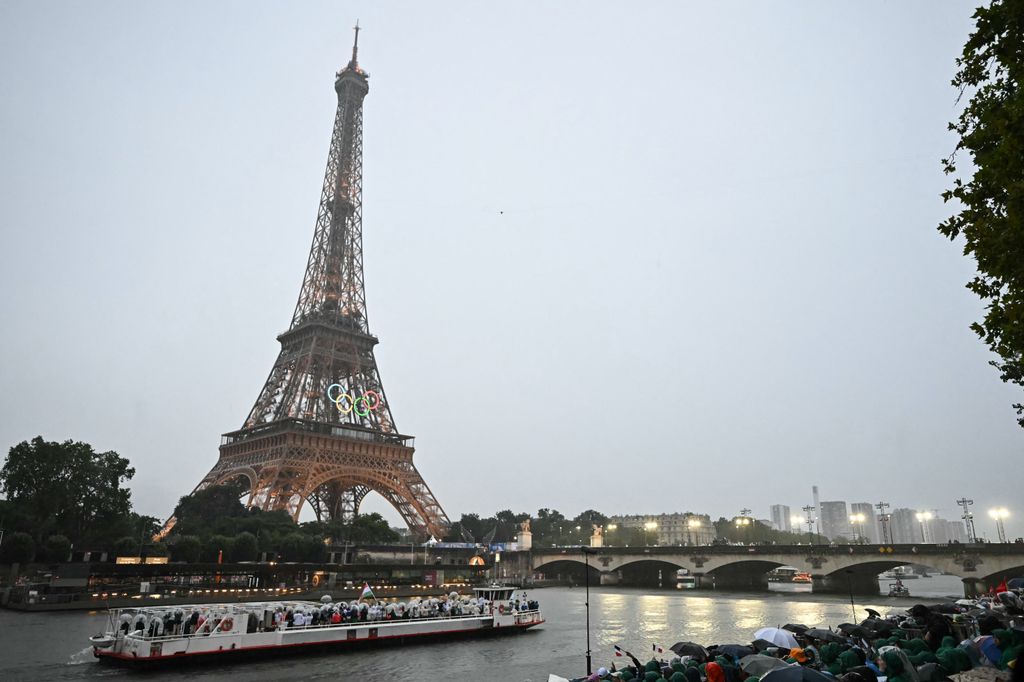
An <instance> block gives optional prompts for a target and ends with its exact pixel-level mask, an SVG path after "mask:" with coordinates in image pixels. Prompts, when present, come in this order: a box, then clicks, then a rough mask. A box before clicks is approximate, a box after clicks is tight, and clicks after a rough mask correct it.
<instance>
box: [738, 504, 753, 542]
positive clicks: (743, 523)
mask: <svg viewBox="0 0 1024 682" xmlns="http://www.w3.org/2000/svg"><path fill="white" fill-rule="evenodd" d="M743 511H745V512H747V513H749V512H750V510H749V509H744V510H743ZM735 523H736V530H737V531H739V532H740V533H742V537H741V538H740V539H741V540H742V539H749V535H750V534H749V533H747V532H746V529H747V528H749V527H750V519H749V518H748V517H746V516H737V517H736V520H735Z"/></svg>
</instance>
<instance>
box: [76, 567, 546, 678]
mask: <svg viewBox="0 0 1024 682" xmlns="http://www.w3.org/2000/svg"><path fill="white" fill-rule="evenodd" d="M474 592H475V593H476V595H475V597H463V596H461V595H458V594H457V593H455V592H452V593H451V594H450V595H448V596H446V597H440V598H432V599H420V598H414V599H411V600H409V602H398V603H388V604H384V603H382V602H380V603H374V604H369V603H367V602H339V603H334V602H331V601H330V597H324V598H323V600H322V601H321V602H320V603H317V602H309V601H274V602H248V603H238V604H201V605H189V606H185V605H179V606H159V607H145V608H129V609H111V611H110V614H111V628H110V629H109V630H108V631H107V632H104V633H103V634H101V635H96V636H94V637H92V638H90V642H91V644H92V647H93V654H94V655H95V656H96V657H97V658H99V659H101V660H109V661H115V662H127V663H152V664H162V663H170V662H172V661H185V660H196V659H202V660H209V659H212V658H214V657H222V658H225V659H228V658H240V657H244V655H246V654H251V655H254V654H262V655H267V654H276V653H286V652H287V653H294V652H299V651H310V650H316V649H326V648H335V649H337V650H344V649H347V648H351V647H359V646H373V645H377V644H384V643H393V644H394V643H402V642H405V641H412V640H418V639H427V638H433V639H451V638H456V637H473V636H482V635H490V634H504V633H512V632H520V631H523V630H526V629H528V628H532V627H535V626H537V625H540V624H541V623H543V622H544V617H543V616H542V615H541V612H540V608H539V605H538V604H537V602H535V601H531V600H529V599H527V596H526V593H524V592H522V591H520V590H517V589H516V588H513V587H507V586H501V585H494V586H491V587H478V588H474ZM307 619H308V621H309V622H307Z"/></svg>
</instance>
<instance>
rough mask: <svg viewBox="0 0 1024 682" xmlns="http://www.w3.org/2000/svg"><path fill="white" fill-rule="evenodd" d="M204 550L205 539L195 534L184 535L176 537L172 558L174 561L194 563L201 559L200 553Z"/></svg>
mask: <svg viewBox="0 0 1024 682" xmlns="http://www.w3.org/2000/svg"><path fill="white" fill-rule="evenodd" d="M202 551H203V541H202V540H200V539H199V537H198V536H195V535H182V536H180V537H178V538H175V542H174V545H173V546H172V547H171V558H172V559H173V560H174V561H185V562H188V563H190V564H194V563H195V562H197V561H199V555H200V553H201V552H202Z"/></svg>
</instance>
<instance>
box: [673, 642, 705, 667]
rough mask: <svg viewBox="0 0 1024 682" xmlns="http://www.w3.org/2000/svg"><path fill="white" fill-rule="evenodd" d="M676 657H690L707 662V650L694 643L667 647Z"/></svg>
mask: <svg viewBox="0 0 1024 682" xmlns="http://www.w3.org/2000/svg"><path fill="white" fill-rule="evenodd" d="M669 651H671V652H673V653H674V654H675V655H676V656H680V657H682V656H691V657H693V658H695V659H697V660H698V661H700V662H702V663H703V662H704V661H706V660H708V650H707V649H705V648H704V647H702V646H701V645H700V644H697V643H696V642H676V643H675V644H673V645H672V646H670V647H669Z"/></svg>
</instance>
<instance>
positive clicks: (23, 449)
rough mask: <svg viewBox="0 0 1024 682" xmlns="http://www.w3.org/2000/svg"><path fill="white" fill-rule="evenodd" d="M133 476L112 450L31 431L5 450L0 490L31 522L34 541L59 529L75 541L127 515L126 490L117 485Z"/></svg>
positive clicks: (128, 495) (96, 533)
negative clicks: (32, 434) (30, 436)
mask: <svg viewBox="0 0 1024 682" xmlns="http://www.w3.org/2000/svg"><path fill="white" fill-rule="evenodd" d="M134 475H135V469H133V468H131V467H130V466H129V465H128V460H127V459H125V458H124V457H121V456H120V455H118V454H117V453H116V452H96V451H94V450H93V448H92V446H91V445H89V444H88V443H79V442H74V441H70V440H67V441H64V442H63V443H57V442H48V441H44V440H43V438H42V436H36V437H35V438H33V439H32V442H31V443H30V442H28V441H24V442H21V443H19V444H17V445H15V446H14V447H12V448H11V449H10V451H9V452H8V454H7V461H6V462H5V463H4V466H3V469H0V489H2V490H3V491H4V492H5V493H6V494H7V498H8V500H9V501H10V502H12V503H13V504H15V505H17V506H18V507H19V508H20V509H21V510H22V512H23V513H24V514H25V515H27V516H29V517H30V518H32V519H33V520H34V521H35V526H34V533H33V534H34V535H35V540H37V541H38V540H41V539H42V538H44V537H46V536H48V535H50V534H54V533H59V534H62V535H66V536H67V537H69V538H71V540H72V541H74V542H76V543H77V542H80V541H82V540H86V539H94V538H95V537H96V536H102V535H103V534H104V530H105V529H107V528H110V527H111V526H113V525H115V524H116V523H117V522H118V521H119V520H120V519H122V518H123V517H125V516H127V515H128V513H129V512H130V511H131V492H130V491H129V490H128V489H127V488H124V487H122V485H123V484H124V483H125V482H127V481H129V480H131V478H132V476H134Z"/></svg>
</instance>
